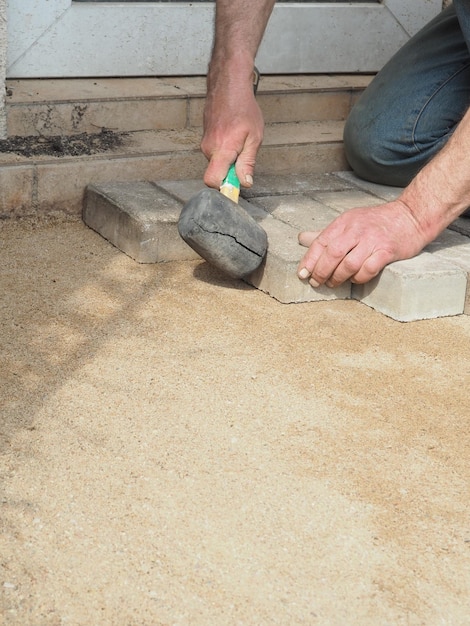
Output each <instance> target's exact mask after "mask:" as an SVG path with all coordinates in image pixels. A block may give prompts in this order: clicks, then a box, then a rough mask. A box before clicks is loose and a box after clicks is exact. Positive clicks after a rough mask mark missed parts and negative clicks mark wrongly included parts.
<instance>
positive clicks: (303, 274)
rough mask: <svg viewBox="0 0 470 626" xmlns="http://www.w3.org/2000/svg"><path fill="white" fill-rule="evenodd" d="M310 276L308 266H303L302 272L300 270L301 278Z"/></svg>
mask: <svg viewBox="0 0 470 626" xmlns="http://www.w3.org/2000/svg"><path fill="white" fill-rule="evenodd" d="M309 276H310V272H309V271H308V269H307V268H306V267H303V268H302V269H301V270H300V272H299V278H300V279H301V280H305V279H306V278H308V277H309Z"/></svg>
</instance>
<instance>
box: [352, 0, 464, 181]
mask: <svg viewBox="0 0 470 626" xmlns="http://www.w3.org/2000/svg"><path fill="white" fill-rule="evenodd" d="M459 20H460V22H459ZM465 35H467V36H468V38H466V37H465ZM467 44H470V0H454V7H452V6H451V7H449V8H448V9H446V10H445V11H443V12H442V13H441V14H440V15H438V16H437V17H436V18H435V19H434V20H432V22H430V23H429V24H428V25H427V26H426V27H425V28H424V29H422V30H421V31H420V32H419V33H418V34H417V35H415V36H414V37H413V38H412V39H411V40H410V41H409V42H408V43H407V44H405V46H404V47H403V48H402V49H401V50H400V51H399V52H398V53H397V54H396V55H395V56H394V57H393V58H392V59H391V60H390V61H389V62H388V63H387V64H386V65H385V67H384V68H383V69H382V70H381V71H380V72H379V73H378V74H377V76H376V77H375V78H374V80H373V81H372V82H371V84H370V85H369V87H368V88H367V89H366V91H365V92H364V94H363V95H362V97H361V98H360V99H359V101H358V102H357V104H356V106H355V107H354V108H353V110H352V112H351V114H350V116H349V119H348V121H347V123H346V128H345V132H344V141H345V149H346V155H347V158H348V161H349V163H350V165H351V167H352V168H353V170H354V171H355V172H356V174H357V175H358V176H361V177H362V178H365V179H367V180H371V181H374V182H377V183H382V184H386V185H397V186H405V185H407V184H408V183H409V181H410V180H411V179H412V178H413V177H414V176H415V174H416V173H417V172H418V171H419V170H420V169H421V168H422V167H423V166H424V165H425V164H426V163H427V162H428V161H429V160H430V159H431V158H432V157H433V156H434V155H435V154H436V153H437V152H438V151H439V150H440V148H441V147H442V146H443V145H444V143H445V142H446V141H447V139H448V138H449V137H450V135H451V134H452V132H453V130H454V129H455V126H456V125H457V124H458V123H459V121H460V120H461V119H462V117H463V115H464V113H465V112H466V110H467V108H468V106H469V105H470V53H469V47H468V45H467Z"/></svg>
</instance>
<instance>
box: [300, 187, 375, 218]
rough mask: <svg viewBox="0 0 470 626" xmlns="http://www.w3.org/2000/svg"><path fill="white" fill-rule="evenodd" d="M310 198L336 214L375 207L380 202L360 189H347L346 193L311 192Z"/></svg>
mask: <svg viewBox="0 0 470 626" xmlns="http://www.w3.org/2000/svg"><path fill="white" fill-rule="evenodd" d="M308 195H311V197H312V198H313V199H314V200H317V201H318V202H320V203H321V204H324V205H326V206H328V207H330V208H331V209H334V210H335V211H337V212H338V213H344V212H345V211H349V209H355V208H357V207H365V206H377V205H378V204H381V200H380V199H378V198H377V197H376V196H373V195H371V194H370V193H366V192H365V191H361V190H360V189H348V190H346V191H320V192H313V193H312V194H308Z"/></svg>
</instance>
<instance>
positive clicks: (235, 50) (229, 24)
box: [209, 0, 275, 77]
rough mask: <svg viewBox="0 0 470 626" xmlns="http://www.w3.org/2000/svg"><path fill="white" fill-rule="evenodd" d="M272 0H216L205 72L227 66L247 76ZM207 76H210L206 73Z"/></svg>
mask: <svg viewBox="0 0 470 626" xmlns="http://www.w3.org/2000/svg"><path fill="white" fill-rule="evenodd" d="M274 4H275V0H216V16H215V39H214V47H213V51H212V59H211V64H210V71H209V74H211V72H212V73H215V74H217V73H218V70H219V69H221V68H224V70H225V69H227V67H230V68H232V69H233V71H235V72H237V73H238V72H240V73H241V74H245V73H247V72H248V75H249V76H251V72H252V70H253V63H254V59H255V56H256V53H257V51H258V48H259V45H260V43H261V40H262V38H263V34H264V31H265V29H266V25H267V23H268V20H269V17H270V15H271V11H272V9H273V6H274ZM209 77H210V76H209Z"/></svg>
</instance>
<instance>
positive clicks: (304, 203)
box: [256, 195, 338, 231]
mask: <svg viewBox="0 0 470 626" xmlns="http://www.w3.org/2000/svg"><path fill="white" fill-rule="evenodd" d="M256 202H257V203H258V204H260V205H261V206H262V207H263V209H265V210H266V211H267V212H268V213H270V214H271V215H272V216H273V217H274V218H276V219H278V220H280V221H281V222H285V223H286V224H289V226H292V227H293V228H296V229H297V230H298V231H302V230H313V231H317V230H323V229H324V228H326V227H327V226H328V225H329V224H331V222H332V221H333V220H334V219H335V218H336V217H338V213H337V212H336V211H335V210H334V209H331V208H329V207H327V206H325V205H324V204H321V203H320V202H317V201H316V200H313V198H309V197H307V196H304V195H285V196H265V197H263V198H256Z"/></svg>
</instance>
